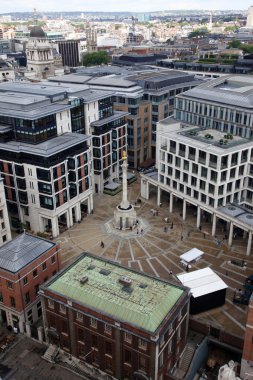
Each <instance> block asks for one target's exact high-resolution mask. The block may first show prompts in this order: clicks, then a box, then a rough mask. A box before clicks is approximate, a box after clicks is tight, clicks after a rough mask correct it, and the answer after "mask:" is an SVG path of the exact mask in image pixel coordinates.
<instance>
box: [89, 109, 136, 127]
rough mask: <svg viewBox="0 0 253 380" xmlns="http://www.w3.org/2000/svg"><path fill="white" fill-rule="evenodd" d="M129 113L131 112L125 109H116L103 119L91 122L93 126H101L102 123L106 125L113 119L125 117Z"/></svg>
mask: <svg viewBox="0 0 253 380" xmlns="http://www.w3.org/2000/svg"><path fill="white" fill-rule="evenodd" d="M127 115H129V112H124V111H114V115H112V116H108V117H106V118H104V119H101V120H96V121H93V122H92V123H91V126H93V127H101V126H102V125H105V124H107V123H110V122H111V121H114V120H117V119H118V118H120V117H124V116H127Z"/></svg>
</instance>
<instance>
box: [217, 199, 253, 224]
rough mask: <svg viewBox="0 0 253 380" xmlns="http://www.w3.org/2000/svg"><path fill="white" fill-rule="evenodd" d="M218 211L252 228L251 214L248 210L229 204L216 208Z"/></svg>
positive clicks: (252, 216) (252, 219) (252, 218)
mask: <svg viewBox="0 0 253 380" xmlns="http://www.w3.org/2000/svg"><path fill="white" fill-rule="evenodd" d="M218 210H219V211H221V212H222V213H224V214H226V215H229V216H232V217H233V218H235V219H237V220H238V221H240V222H242V223H245V224H248V225H249V226H253V213H251V212H250V211H249V210H245V209H244V208H243V207H240V206H238V205H235V204H230V203H229V204H227V205H226V206H222V207H220V208H218Z"/></svg>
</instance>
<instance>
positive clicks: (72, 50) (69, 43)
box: [56, 40, 80, 67]
mask: <svg viewBox="0 0 253 380" xmlns="http://www.w3.org/2000/svg"><path fill="white" fill-rule="evenodd" d="M56 43H57V45H58V50H59V53H60V54H61V56H62V63H63V66H69V67H77V66H79V62H80V60H79V56H80V55H79V50H80V40H64V41H57V42H56Z"/></svg>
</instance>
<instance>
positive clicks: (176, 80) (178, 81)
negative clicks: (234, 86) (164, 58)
mask: <svg viewBox="0 0 253 380" xmlns="http://www.w3.org/2000/svg"><path fill="white" fill-rule="evenodd" d="M128 79H129V80H131V81H134V82H136V83H137V84H138V85H139V86H141V87H142V88H143V92H144V95H143V98H144V99H145V100H147V101H150V102H151V104H152V109H151V123H152V158H153V159H155V157H156V156H155V155H156V124H157V122H158V121H160V120H162V119H164V118H166V117H168V116H171V115H173V112H174V100H175V97H176V95H178V94H180V93H182V92H184V91H187V90H190V89H192V88H194V87H196V86H198V85H200V84H201V83H202V80H199V79H196V78H195V75H194V74H188V73H184V72H178V71H173V70H161V71H159V70H158V71H155V72H154V71H151V72H144V73H139V74H135V75H132V76H129V77H128Z"/></svg>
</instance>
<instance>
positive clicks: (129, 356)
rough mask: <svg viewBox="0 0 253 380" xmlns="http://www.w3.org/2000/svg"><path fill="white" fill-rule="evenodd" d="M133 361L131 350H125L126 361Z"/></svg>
mask: <svg viewBox="0 0 253 380" xmlns="http://www.w3.org/2000/svg"><path fill="white" fill-rule="evenodd" d="M131 362H132V352H131V351H129V350H125V363H131Z"/></svg>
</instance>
